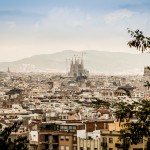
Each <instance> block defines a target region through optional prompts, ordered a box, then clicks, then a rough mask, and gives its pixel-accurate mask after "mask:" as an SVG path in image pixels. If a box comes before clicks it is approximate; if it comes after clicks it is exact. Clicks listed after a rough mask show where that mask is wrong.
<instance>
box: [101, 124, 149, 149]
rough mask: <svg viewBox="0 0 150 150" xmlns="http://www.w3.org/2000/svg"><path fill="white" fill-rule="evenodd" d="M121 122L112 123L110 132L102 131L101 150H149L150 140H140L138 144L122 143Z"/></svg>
mask: <svg viewBox="0 0 150 150" xmlns="http://www.w3.org/2000/svg"><path fill="white" fill-rule="evenodd" d="M119 131H120V126H119V122H115V123H110V124H109V125H108V130H102V131H101V150H149V149H150V138H144V139H140V140H139V141H138V144H136V145H135V144H132V143H130V142H127V141H122V140H121V141H120V140H119V136H120V133H119Z"/></svg>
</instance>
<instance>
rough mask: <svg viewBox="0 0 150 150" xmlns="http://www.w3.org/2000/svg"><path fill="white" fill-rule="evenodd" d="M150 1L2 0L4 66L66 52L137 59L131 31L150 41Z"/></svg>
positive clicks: (0, 56) (1, 57)
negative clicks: (122, 54)
mask: <svg viewBox="0 0 150 150" xmlns="http://www.w3.org/2000/svg"><path fill="white" fill-rule="evenodd" d="M149 16H150V1H149V0H0V62H4V61H15V60H19V59H22V58H25V57H31V56H33V55H39V54H51V53H55V52H60V51H63V50H77V51H83V50H99V51H112V52H116V51H117V52H130V53H137V51H136V50H135V49H130V48H129V47H128V46H127V42H128V41H129V40H130V39H131V37H130V35H129V34H128V33H127V28H130V29H131V30H136V29H140V30H142V31H143V32H144V34H145V35H147V36H150V29H149V27H150V19H149Z"/></svg>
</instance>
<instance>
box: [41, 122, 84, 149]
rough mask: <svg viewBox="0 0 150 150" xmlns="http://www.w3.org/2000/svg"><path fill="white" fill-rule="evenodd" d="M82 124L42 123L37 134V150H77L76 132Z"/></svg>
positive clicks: (81, 127) (82, 127)
mask: <svg viewBox="0 0 150 150" xmlns="http://www.w3.org/2000/svg"><path fill="white" fill-rule="evenodd" d="M81 129H84V125H83V124H82V123H66V122H57V123H42V124H41V125H40V127H39V133H38V138H39V142H38V150H77V133H76V132H77V130H81Z"/></svg>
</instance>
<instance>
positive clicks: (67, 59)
mask: <svg viewBox="0 0 150 150" xmlns="http://www.w3.org/2000/svg"><path fill="white" fill-rule="evenodd" d="M68 61H69V62H70V59H69V58H66V73H68V71H69V69H68Z"/></svg>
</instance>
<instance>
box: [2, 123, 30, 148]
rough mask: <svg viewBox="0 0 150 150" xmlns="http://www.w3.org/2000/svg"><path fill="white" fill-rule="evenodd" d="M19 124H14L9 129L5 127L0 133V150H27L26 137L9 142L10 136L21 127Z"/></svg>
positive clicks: (19, 137)
mask: <svg viewBox="0 0 150 150" xmlns="http://www.w3.org/2000/svg"><path fill="white" fill-rule="evenodd" d="M21 124H22V123H21V122H15V123H14V124H13V125H12V126H11V127H6V128H5V129H4V130H3V131H1V133H0V149H1V150H27V149H28V138H27V136H18V137H17V139H15V140H14V141H11V138H10V134H11V133H12V132H13V131H14V132H17V131H18V129H19V127H20V126H21Z"/></svg>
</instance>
